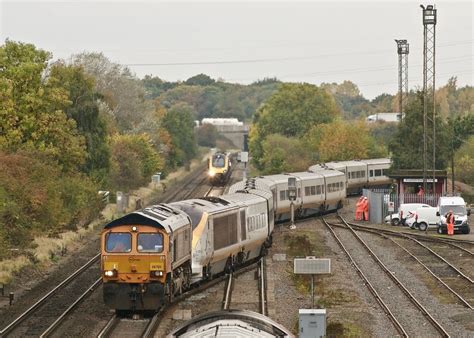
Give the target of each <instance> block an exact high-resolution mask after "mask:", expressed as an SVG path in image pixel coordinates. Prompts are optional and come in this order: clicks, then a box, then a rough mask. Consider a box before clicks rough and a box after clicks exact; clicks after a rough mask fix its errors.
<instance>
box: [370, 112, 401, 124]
mask: <svg viewBox="0 0 474 338" xmlns="http://www.w3.org/2000/svg"><path fill="white" fill-rule="evenodd" d="M401 117H402V115H401V114H400V113H377V114H374V115H369V116H367V122H376V121H385V122H400V120H401Z"/></svg>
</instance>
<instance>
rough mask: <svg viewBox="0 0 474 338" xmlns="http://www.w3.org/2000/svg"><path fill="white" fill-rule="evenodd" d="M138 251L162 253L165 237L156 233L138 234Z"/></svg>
mask: <svg viewBox="0 0 474 338" xmlns="http://www.w3.org/2000/svg"><path fill="white" fill-rule="evenodd" d="M138 251H139V252H162V251H163V235H162V234H155V233H149V234H147V233H145V234H144V233H142V234H138Z"/></svg>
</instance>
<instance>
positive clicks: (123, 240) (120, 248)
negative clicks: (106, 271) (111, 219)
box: [105, 232, 132, 252]
mask: <svg viewBox="0 0 474 338" xmlns="http://www.w3.org/2000/svg"><path fill="white" fill-rule="evenodd" d="M105 242H106V243H105V250H106V251H107V252H130V251H131V250H132V235H131V234H129V233H128V232H109V233H108V234H107V237H106V238H105Z"/></svg>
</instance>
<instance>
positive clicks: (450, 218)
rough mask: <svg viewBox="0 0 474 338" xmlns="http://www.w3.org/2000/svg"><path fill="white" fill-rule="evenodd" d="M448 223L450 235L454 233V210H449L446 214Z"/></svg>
mask: <svg viewBox="0 0 474 338" xmlns="http://www.w3.org/2000/svg"><path fill="white" fill-rule="evenodd" d="M446 225H447V226H448V235H450V236H452V235H454V214H453V210H449V212H448V213H447V214H446Z"/></svg>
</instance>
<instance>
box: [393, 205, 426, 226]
mask: <svg viewBox="0 0 474 338" xmlns="http://www.w3.org/2000/svg"><path fill="white" fill-rule="evenodd" d="M418 208H431V206H429V205H428V204H424V203H405V204H400V207H399V208H398V217H399V220H400V223H401V224H402V225H407V224H406V222H405V221H406V219H407V217H408V216H409V215H410V213H412V214H414V213H415V210H416V209H418Z"/></svg>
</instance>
